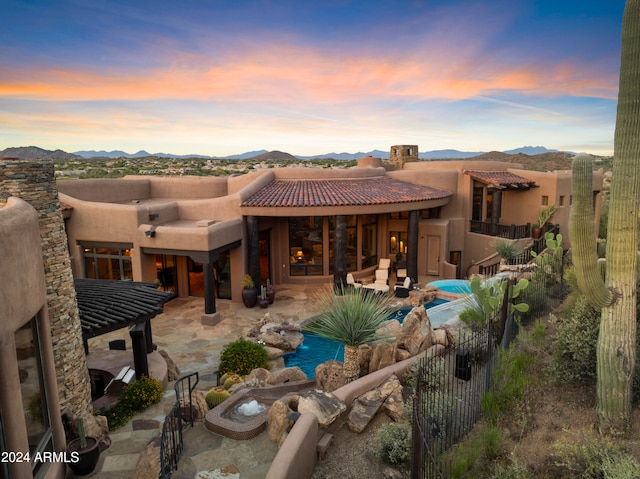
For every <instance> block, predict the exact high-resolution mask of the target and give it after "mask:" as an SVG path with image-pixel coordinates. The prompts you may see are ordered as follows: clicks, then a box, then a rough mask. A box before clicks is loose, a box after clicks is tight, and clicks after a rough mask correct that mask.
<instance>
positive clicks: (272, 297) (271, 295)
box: [267, 279, 276, 304]
mask: <svg viewBox="0 0 640 479" xmlns="http://www.w3.org/2000/svg"><path fill="white" fill-rule="evenodd" d="M267 299H268V300H269V304H273V301H274V300H275V299H276V291H275V290H274V289H273V287H272V286H271V280H270V279H267Z"/></svg>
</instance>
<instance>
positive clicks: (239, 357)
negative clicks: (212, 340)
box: [218, 339, 271, 376]
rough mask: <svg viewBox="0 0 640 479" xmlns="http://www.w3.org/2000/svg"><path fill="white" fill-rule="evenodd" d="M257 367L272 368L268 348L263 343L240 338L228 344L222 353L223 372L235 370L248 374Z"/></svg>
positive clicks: (221, 364)
mask: <svg viewBox="0 0 640 479" xmlns="http://www.w3.org/2000/svg"><path fill="white" fill-rule="evenodd" d="M256 368H265V369H271V366H269V356H268V354H267V350H266V349H265V348H264V346H262V345H261V344H257V343H254V342H251V341H247V340H246V339H239V340H237V341H234V342H232V343H230V344H229V345H227V347H225V348H224V350H223V351H222V353H220V366H219V368H218V369H219V370H220V373H221V374H224V373H226V372H234V373H236V374H239V375H240V376H246V375H247V374H249V373H250V372H251V371H253V370H254V369H256Z"/></svg>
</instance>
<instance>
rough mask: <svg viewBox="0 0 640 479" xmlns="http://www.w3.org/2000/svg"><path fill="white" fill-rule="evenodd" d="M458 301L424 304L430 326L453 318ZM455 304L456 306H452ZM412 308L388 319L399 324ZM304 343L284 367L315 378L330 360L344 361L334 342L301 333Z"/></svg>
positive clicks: (406, 308) (337, 345) (291, 354)
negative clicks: (300, 371) (322, 365)
mask: <svg viewBox="0 0 640 479" xmlns="http://www.w3.org/2000/svg"><path fill="white" fill-rule="evenodd" d="M459 301H460V300H458V301H446V300H443V299H436V300H435V301H431V302H430V303H427V304H425V308H427V309H428V310H429V320H430V321H431V326H432V327H433V326H438V325H440V324H443V323H445V322H447V321H448V320H449V319H451V318H453V317H455V316H456V315H457V314H458V312H459V311H460V308H462V307H463V305H462V304H460V303H459ZM454 303H456V304H454ZM412 309H413V307H411V306H410V307H405V308H401V309H398V310H397V311H394V312H392V313H391V314H390V315H389V319H396V320H398V321H399V322H400V323H402V321H403V320H404V318H405V316H406V315H407V314H409V312H410V311H411V310H412ZM302 334H303V336H304V342H303V343H302V344H301V345H300V346H298V349H296V350H295V351H294V352H292V353H289V354H285V355H284V365H285V366H286V367H288V368H290V367H293V366H298V367H299V368H300V369H302V371H303V372H304V373H305V374H306V375H307V377H308V378H310V379H313V378H314V377H315V369H316V366H317V365H318V364H322V363H324V362H326V361H329V360H331V359H335V360H336V361H342V360H343V359H344V346H343V345H342V344H340V343H338V342H336V341H332V340H330V339H326V338H323V337H321V336H318V335H316V334H312V333H307V332H303V333H302Z"/></svg>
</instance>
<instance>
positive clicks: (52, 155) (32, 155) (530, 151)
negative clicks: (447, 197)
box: [0, 146, 573, 161]
mask: <svg viewBox="0 0 640 479" xmlns="http://www.w3.org/2000/svg"><path fill="white" fill-rule="evenodd" d="M557 152H559V150H549V149H547V148H545V147H544V146H523V147H521V148H516V149H514V150H507V151H503V152H501V153H506V154H509V155H516V154H525V155H530V156H533V155H539V154H543V153H557ZM486 153H487V152H484V151H473V152H472V151H459V150H432V151H425V152H421V153H419V157H420V158H422V159H428V160H434V159H464V158H471V157H476V156H480V155H483V154H486ZM566 153H571V154H573V152H566ZM148 156H155V157H161V158H175V159H186V158H202V159H222V160H249V159H251V160H257V161H261V160H269V159H279V160H282V159H291V160H296V159H297V160H314V159H334V160H356V159H358V158H362V157H365V156H373V157H375V158H388V157H389V151H388V150H387V151H383V150H372V151H369V152H357V153H347V152H343V153H335V152H331V153H325V154H321V155H313V156H302V155H291V154H289V153H284V152H281V151H267V150H257V151H248V152H245V153H240V154H236V155H229V156H222V157H220V156H206V155H195V154H194V155H173V154H171V153H149V152H147V151H145V150H140V151H138V152H137V153H133V154H131V153H127V152H125V151H121V150H112V151H105V150H100V151H96V150H81V151H76V152H73V153H67V152H65V151H62V150H59V149H58V150H53V151H52V150H45V149H42V148H38V147H37V146H21V147H10V148H5V149H4V150H0V158H23V159H51V160H69V159H89V158H144V157H148Z"/></svg>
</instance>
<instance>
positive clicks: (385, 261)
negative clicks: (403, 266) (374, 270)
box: [378, 258, 391, 271]
mask: <svg viewBox="0 0 640 479" xmlns="http://www.w3.org/2000/svg"><path fill="white" fill-rule="evenodd" d="M390 267H391V260H390V259H389V258H380V261H379V262H378V269H386V270H387V271H389V268H390Z"/></svg>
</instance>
